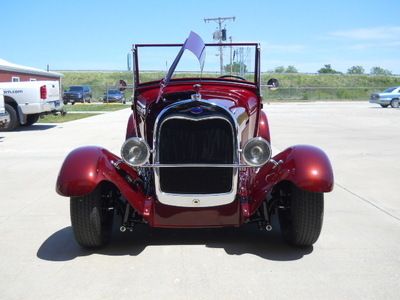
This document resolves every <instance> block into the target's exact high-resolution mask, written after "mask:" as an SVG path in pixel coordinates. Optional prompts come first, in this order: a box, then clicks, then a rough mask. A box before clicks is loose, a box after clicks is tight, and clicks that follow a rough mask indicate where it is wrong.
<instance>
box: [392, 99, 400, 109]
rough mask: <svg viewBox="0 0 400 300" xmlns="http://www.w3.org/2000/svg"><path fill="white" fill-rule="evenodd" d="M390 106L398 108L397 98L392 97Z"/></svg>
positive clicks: (399, 104)
mask: <svg viewBox="0 0 400 300" xmlns="http://www.w3.org/2000/svg"><path fill="white" fill-rule="evenodd" d="M390 106H391V107H393V108H399V106H400V103H399V99H393V100H392V101H390Z"/></svg>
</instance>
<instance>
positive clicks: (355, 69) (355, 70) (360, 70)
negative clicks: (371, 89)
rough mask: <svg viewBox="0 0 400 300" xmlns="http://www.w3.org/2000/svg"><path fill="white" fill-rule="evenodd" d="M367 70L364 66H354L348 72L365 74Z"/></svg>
mask: <svg viewBox="0 0 400 300" xmlns="http://www.w3.org/2000/svg"><path fill="white" fill-rule="evenodd" d="M364 73H365V70H364V68H363V67H362V66H352V67H351V68H349V69H348V70H347V74H364Z"/></svg>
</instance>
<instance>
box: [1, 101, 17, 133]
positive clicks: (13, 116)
mask: <svg viewBox="0 0 400 300" xmlns="http://www.w3.org/2000/svg"><path fill="white" fill-rule="evenodd" d="M4 108H5V110H6V113H7V114H8V116H9V118H10V120H9V122H8V124H7V125H6V127H4V128H1V129H0V131H13V130H15V129H17V128H18V126H19V120H18V116H17V112H16V111H15V109H14V107H12V106H11V105H10V104H7V103H5V104H4Z"/></svg>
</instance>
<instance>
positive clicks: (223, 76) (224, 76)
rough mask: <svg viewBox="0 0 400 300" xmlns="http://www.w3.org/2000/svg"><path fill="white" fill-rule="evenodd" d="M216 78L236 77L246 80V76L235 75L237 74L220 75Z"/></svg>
mask: <svg viewBox="0 0 400 300" xmlns="http://www.w3.org/2000/svg"><path fill="white" fill-rule="evenodd" d="M218 78H236V79H240V80H244V81H247V80H246V78H243V77H241V76H237V75H222V76H219V77H218Z"/></svg>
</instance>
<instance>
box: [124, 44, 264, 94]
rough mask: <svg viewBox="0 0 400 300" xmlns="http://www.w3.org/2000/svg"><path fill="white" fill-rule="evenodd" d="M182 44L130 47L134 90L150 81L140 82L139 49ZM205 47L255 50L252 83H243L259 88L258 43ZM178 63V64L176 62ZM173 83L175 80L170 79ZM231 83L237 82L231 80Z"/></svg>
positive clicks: (207, 45)
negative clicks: (242, 47)
mask: <svg viewBox="0 0 400 300" xmlns="http://www.w3.org/2000/svg"><path fill="white" fill-rule="evenodd" d="M183 45H184V44H134V45H132V57H133V68H132V69H133V83H134V89H136V88H137V87H138V86H140V85H142V84H147V83H149V82H151V81H145V82H141V81H140V76H139V74H140V70H139V49H140V48H145V47H154V48H155V47H181V48H182V46H183ZM205 46H206V47H229V46H232V47H240V46H247V47H254V48H255V51H254V52H255V59H254V62H255V66H254V82H252V81H247V80H246V81H245V82H246V83H250V84H254V85H256V86H257V87H258V88H260V78H261V71H260V44H259V43H205ZM178 55H179V50H178V51H177V56H178ZM178 63H179V62H178ZM203 79H208V78H202V80H203ZM212 79H213V80H221V81H226V80H230V79H229V78H224V79H220V78H212ZM162 80H163V78H160V80H158V81H162ZM171 80H172V81H174V80H175V79H171ZM231 81H233V82H237V80H235V79H232V80H231Z"/></svg>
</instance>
